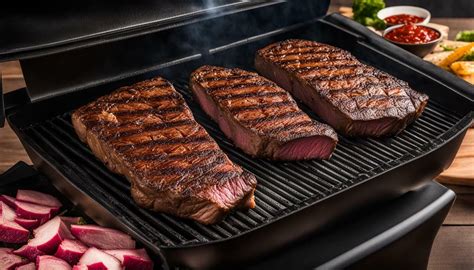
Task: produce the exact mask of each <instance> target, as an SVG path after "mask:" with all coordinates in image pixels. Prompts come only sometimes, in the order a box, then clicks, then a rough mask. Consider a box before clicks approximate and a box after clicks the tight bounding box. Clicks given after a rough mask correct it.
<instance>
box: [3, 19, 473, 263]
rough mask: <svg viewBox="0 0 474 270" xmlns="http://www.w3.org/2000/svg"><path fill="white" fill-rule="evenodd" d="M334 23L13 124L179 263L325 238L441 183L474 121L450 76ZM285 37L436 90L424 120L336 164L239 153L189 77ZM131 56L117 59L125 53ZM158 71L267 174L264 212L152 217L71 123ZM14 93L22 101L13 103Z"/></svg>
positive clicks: (81, 199)
mask: <svg viewBox="0 0 474 270" xmlns="http://www.w3.org/2000/svg"><path fill="white" fill-rule="evenodd" d="M336 18H337V17H336ZM333 19H334V16H332V17H331V16H330V17H327V18H323V19H319V20H315V21H311V22H308V23H305V24H301V25H295V26H291V27H288V28H283V29H278V30H275V31H272V32H268V33H265V34H262V35H259V36H254V37H251V38H247V39H244V40H238V41H235V42H231V43H227V44H226V45H223V46H214V47H213V48H210V49H208V50H207V51H206V53H205V54H201V55H198V56H196V57H189V58H187V59H184V60H183V59H182V60H180V61H171V62H168V63H166V64H162V65H160V66H157V67H155V68H153V69H151V70H146V71H143V70H142V71H140V72H138V71H136V72H133V73H128V74H126V76H121V77H120V78H116V79H114V80H110V81H107V82H105V81H104V82H102V83H100V84H98V85H97V86H91V87H88V86H85V87H83V88H81V89H80V91H79V89H76V91H70V93H67V94H62V95H58V96H56V97H52V98H42V99H39V100H36V101H35V102H33V103H29V104H24V105H22V106H15V107H13V108H11V109H10V110H8V120H9V122H10V124H11V126H12V128H13V129H14V130H15V132H16V133H17V134H18V136H19V138H20V139H21V141H22V143H23V144H24V146H25V148H26V149H27V151H28V153H29V155H30V157H31V158H32V160H33V162H34V164H35V165H36V167H37V168H39V169H40V170H41V171H42V172H44V173H45V174H47V175H48V176H49V177H50V178H51V179H52V180H53V183H54V184H55V185H56V186H57V187H58V189H60V190H61V191H62V192H64V193H65V194H66V195H67V196H69V197H70V198H71V200H73V201H74V202H75V203H77V204H79V205H80V207H81V208H82V209H83V210H84V211H85V213H87V214H88V216H90V217H91V218H93V219H94V220H95V221H97V222H98V223H100V224H103V225H109V226H110V225H114V226H116V227H120V228H121V229H124V230H126V231H128V232H129V233H131V234H132V235H133V236H135V237H136V238H138V239H139V240H140V241H142V242H143V243H144V244H145V245H146V246H147V247H149V248H150V249H151V250H153V251H154V252H156V253H157V254H160V255H162V256H163V258H165V260H166V262H167V263H168V264H169V265H172V266H174V265H180V266H187V267H193V268H209V267H219V266H225V265H228V264H235V263H243V262H246V261H248V260H251V259H254V258H255V257H257V256H261V255H263V254H266V253H268V252H269V251H271V250H274V249H276V248H278V247H282V246H283V245H285V244H287V243H289V242H291V241H293V240H296V239H298V238H301V237H303V236H305V235H307V234H308V233H312V232H317V231H320V230H323V229H324V228H327V227H329V226H331V225H332V224H333V223H334V222H337V221H338V220H340V219H341V218H342V217H344V216H348V215H351V214H353V213H354V211H356V210H358V209H364V208H365V207H368V206H370V205H374V204H377V203H381V202H385V201H388V200H391V199H393V198H396V197H398V196H400V195H402V194H404V193H406V192H407V191H410V190H414V189H417V188H419V187H421V186H422V185H424V184H426V183H427V182H428V181H431V179H433V178H434V177H435V176H436V175H438V174H439V173H440V172H441V171H442V170H444V169H445V168H447V167H448V166H449V164H450V163H451V162H452V160H453V158H454V156H455V153H456V152H457V149H458V148H459V146H460V143H461V141H462V138H463V137H464V134H465V131H466V129H467V128H468V126H469V125H470V123H471V121H472V112H471V111H472V102H471V101H470V100H469V99H467V98H464V97H463V96H462V95H460V94H459V93H458V92H454V91H453V90H452V89H451V88H449V87H448V86H446V85H445V84H444V82H443V81H442V78H436V77H435V78H433V77H432V75H431V74H430V72H436V70H435V69H433V68H432V69H429V68H426V69H424V68H423V66H422V65H421V64H420V63H419V62H416V61H420V62H421V60H415V62H416V63H417V65H411V63H410V60H407V59H404V56H405V54H403V53H402V52H401V49H397V48H396V47H394V46H392V45H390V44H388V43H387V42H385V43H384V42H382V45H381V46H378V45H377V43H378V42H381V41H380V40H377V39H376V38H375V41H374V42H372V41H371V38H372V36H370V35H369V36H368V37H369V38H361V35H360V33H357V31H356V30H357V29H353V28H352V27H351V26H350V24H349V26H347V25H344V23H346V22H345V21H344V20H343V21H342V23H341V24H340V25H336V22H335V21H334V20H333ZM344 27H347V28H344ZM351 31H352V32H351ZM367 31H368V30H367ZM286 38H305V39H311V40H316V41H321V42H325V43H329V44H332V45H335V46H338V47H341V48H344V49H347V50H349V51H351V52H352V53H354V54H355V55H356V56H357V57H358V58H359V59H360V60H361V61H363V62H366V63H368V64H371V65H374V66H375V67H377V68H380V69H382V70H385V71H387V72H389V73H391V74H392V75H394V76H396V77H398V78H401V79H404V80H406V81H408V82H409V83H410V85H411V86H412V87H413V88H414V89H417V90H420V91H423V92H425V93H427V94H428V95H429V96H430V102H429V104H428V106H427V108H426V110H425V112H424V113H423V114H422V116H421V117H420V118H419V119H418V120H417V121H416V122H415V123H414V124H413V125H411V126H409V127H408V128H407V129H406V130H405V131H404V132H403V133H402V134H400V135H399V136H396V137H393V138H385V139H367V138H360V139H350V138H344V137H342V136H339V138H340V143H339V144H338V146H337V148H336V151H335V152H334V155H333V157H332V158H331V159H330V160H327V161H317V160H311V161H302V162H269V161H266V160H260V159H254V158H251V157H249V156H247V155H245V154H244V153H242V152H241V151H240V150H238V149H237V148H235V147H234V146H233V145H232V143H231V142H230V141H229V140H228V139H226V138H225V136H224V135H223V134H222V132H221V131H220V130H219V128H218V127H217V125H216V124H215V123H214V122H212V121H211V120H210V119H209V118H208V117H207V116H206V115H205V114H204V112H203V111H202V110H201V109H200V108H199V106H198V105H197V103H196V102H195V101H194V100H193V97H192V96H191V95H190V91H189V89H188V88H187V80H188V76H189V74H190V72H191V71H192V70H193V69H194V68H197V67H199V66H200V65H203V64H213V65H225V66H235V67H241V68H244V69H247V70H253V57H254V53H255V52H256V50H257V49H258V48H261V47H263V46H265V45H267V44H270V43H271V42H274V41H278V40H283V39H286ZM137 42H139V41H137ZM120 49H123V48H120ZM120 49H119V48H118V49H117V51H112V52H110V53H111V54H112V55H113V54H114V53H119V52H120ZM98 51H100V50H98ZM389 52H390V53H389ZM79 55H81V54H80V53H79ZM53 57H54V56H53ZM63 57H65V56H64V55H63ZM70 57H71V58H70V59H75V58H76V57H78V55H74V54H71V55H70ZM52 59H53V60H54V58H52ZM65 59H66V58H65ZM35 61H37V60H35V59H31V60H29V61H25V62H24V68H25V70H26V71H27V73H28V74H31V71H32V70H31V69H32V68H33V67H35V66H36V67H37V64H38V62H35ZM52 62H53V63H54V61H52ZM66 62H67V61H66ZM420 65H421V68H419V67H418V66H420ZM433 70H434V71H433ZM38 72H39V73H41V72H40V71H38ZM155 75H160V76H163V77H164V78H166V79H168V80H170V81H171V82H172V83H173V84H174V85H175V87H176V88H177V89H178V90H179V91H180V92H181V93H182V94H183V96H184V97H185V99H186V101H187V102H188V104H189V106H190V108H191V110H192V111H193V113H194V115H195V118H196V120H197V121H198V122H199V123H201V124H202V125H203V126H204V127H205V128H206V130H207V131H208V132H209V133H210V134H211V136H212V137H214V138H215V139H216V141H217V142H218V143H219V145H220V146H221V148H222V149H223V150H224V151H225V152H226V153H227V154H228V155H229V157H230V158H231V160H233V161H234V162H236V163H237V164H239V165H241V166H243V167H244V168H245V169H247V170H248V171H250V172H252V173H254V174H255V175H256V176H257V180H258V187H257V190H256V194H255V195H256V202H257V207H256V208H255V209H252V210H249V211H248V212H241V211H237V212H235V213H232V214H230V215H229V216H228V217H227V218H226V219H225V220H224V221H223V222H221V223H218V224H216V225H211V226H204V225H201V224H198V223H196V222H192V221H188V220H182V219H179V218H175V217H173V216H169V215H166V214H161V213H154V212H151V211H148V210H144V209H141V208H139V207H138V206H137V205H136V204H135V203H134V202H133V200H132V199H131V197H130V190H129V183H128V182H127V180H126V179H125V178H124V177H121V176H118V175H115V174H113V173H111V172H109V171H108V170H107V169H106V167H105V166H104V165H103V164H102V163H101V162H100V161H98V160H97V159H96V158H95V157H94V156H93V155H92V153H91V151H90V150H89V149H88V147H87V146H86V145H84V144H83V143H81V142H80V141H79V138H78V137H77V136H76V135H75V133H74V130H73V128H72V125H71V122H70V115H71V112H72V110H73V109H75V108H77V107H79V106H81V105H83V104H85V103H86V102H88V101H90V100H93V99H94V98H96V97H98V96H100V95H102V94H105V93H108V92H110V91H112V90H114V89H115V88H117V87H118V86H121V85H129V84H132V83H134V82H136V81H139V80H142V79H145V78H149V77H152V76H155ZM7 97H9V99H10V100H13V96H7ZM457 101H459V102H457ZM453 103H455V104H456V105H453ZM300 106H301V107H302V108H303V110H304V111H306V112H307V113H308V114H309V115H310V116H311V117H313V118H315V119H317V117H316V116H315V115H314V114H313V113H311V112H310V111H309V110H308V109H307V108H306V107H305V106H303V105H302V104H300Z"/></svg>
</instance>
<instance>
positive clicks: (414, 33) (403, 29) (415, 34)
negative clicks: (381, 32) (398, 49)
mask: <svg viewBox="0 0 474 270" xmlns="http://www.w3.org/2000/svg"><path fill="white" fill-rule="evenodd" d="M439 36H440V35H439V33H438V32H437V31H435V30H433V29H431V28H428V27H426V26H422V25H412V24H410V25H403V26H400V27H398V28H395V29H393V30H392V31H390V32H388V33H387V34H386V35H385V36H384V37H385V38H387V39H389V40H392V41H395V42H400V43H410V44H420V43H428V42H430V41H433V40H435V39H437V38H439Z"/></svg>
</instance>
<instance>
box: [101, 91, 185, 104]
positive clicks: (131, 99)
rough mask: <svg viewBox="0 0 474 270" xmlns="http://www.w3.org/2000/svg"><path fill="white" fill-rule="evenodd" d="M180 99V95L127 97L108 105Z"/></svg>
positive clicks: (114, 100) (109, 101) (110, 101)
mask: <svg viewBox="0 0 474 270" xmlns="http://www.w3.org/2000/svg"><path fill="white" fill-rule="evenodd" d="M178 98H179V96H178V93H173V94H167V95H158V96H151V97H129V98H127V97H125V98H119V99H112V100H107V103H112V104H126V103H132V102H139V103H150V102H158V101H165V100H177V99H178Z"/></svg>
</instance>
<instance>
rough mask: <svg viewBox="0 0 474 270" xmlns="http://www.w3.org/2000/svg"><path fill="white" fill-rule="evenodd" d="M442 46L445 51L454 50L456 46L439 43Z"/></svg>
mask: <svg viewBox="0 0 474 270" xmlns="http://www.w3.org/2000/svg"><path fill="white" fill-rule="evenodd" d="M439 46H440V47H441V48H443V51H445V52H450V51H454V47H450V46H448V45H444V44H441V45H439Z"/></svg>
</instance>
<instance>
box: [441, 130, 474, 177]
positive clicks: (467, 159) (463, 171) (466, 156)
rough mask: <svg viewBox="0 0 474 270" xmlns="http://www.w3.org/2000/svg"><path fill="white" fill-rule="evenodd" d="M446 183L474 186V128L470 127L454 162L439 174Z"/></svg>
mask: <svg viewBox="0 0 474 270" xmlns="http://www.w3.org/2000/svg"><path fill="white" fill-rule="evenodd" d="M437 179H438V181H439V182H441V183H445V184H457V185H469V186H474V128H470V129H469V130H468V131H467V133H466V137H464V141H463V143H462V145H461V148H460V149H459V152H458V153H457V155H456V159H455V160H454V162H453V164H451V166H450V167H449V169H447V170H446V171H444V172H443V173H442V174H441V175H440V176H438V178H437Z"/></svg>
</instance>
